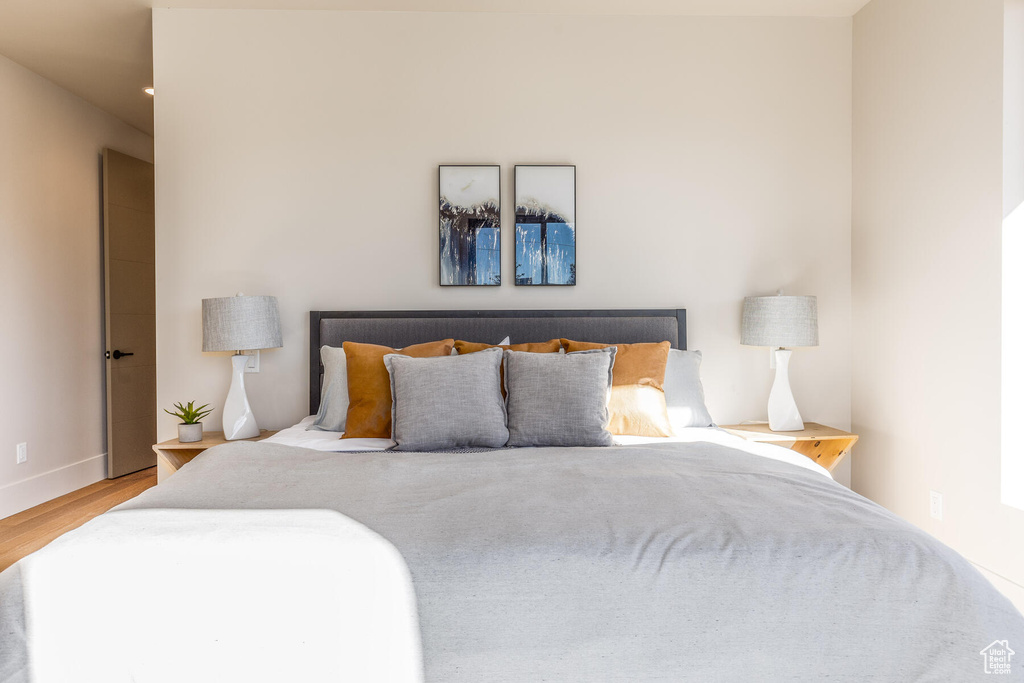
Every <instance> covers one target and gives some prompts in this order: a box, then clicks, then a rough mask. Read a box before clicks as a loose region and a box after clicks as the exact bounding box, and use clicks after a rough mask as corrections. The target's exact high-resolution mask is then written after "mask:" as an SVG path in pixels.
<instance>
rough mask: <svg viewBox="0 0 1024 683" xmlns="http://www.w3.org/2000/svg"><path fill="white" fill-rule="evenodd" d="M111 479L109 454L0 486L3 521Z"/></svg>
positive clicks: (0, 509) (0, 515)
mask: <svg viewBox="0 0 1024 683" xmlns="http://www.w3.org/2000/svg"><path fill="white" fill-rule="evenodd" d="M106 477H107V454H106V453H101V454H100V455H94V456H93V457H91V458H86V459H85V460H79V461H78V462H73V463H71V464H70V465H65V466H64V467H58V468H57V469H55V470H50V471H49V472H43V473H42V474H37V475H35V476H34V477H29V478H28V479H22V480H21V481H16V482H13V483H10V484H7V485H6V486H0V519H3V518H5V517H10V516H11V515H15V514H17V513H19V512H21V511H23V510H28V509H29V508H32V507H35V506H36V505H39V504H41V503H45V502H46V501H48V500H53V499H54V498H58V497H60V496H63V495H64V494H66V493H71V492H72V491H77V490H78V489H80V488H82V487H84V486H88V485H89V484H95V483H96V482H98V481H100V480H102V479H106Z"/></svg>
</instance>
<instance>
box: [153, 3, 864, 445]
mask: <svg viewBox="0 0 1024 683" xmlns="http://www.w3.org/2000/svg"><path fill="white" fill-rule="evenodd" d="M851 23H852V22H851V20H850V19H766V18H692V17H689V18H688V17H634V16H620V17H608V16H602V17H595V16H551V15H543V16H542V15H523V14H482V13H474V14H460V13H433V14H431V13H424V14H418V13H372V12H357V13H345V12H312V11H310V12H290V11H204V10H154V40H155V48H154V50H155V52H154V60H155V78H156V88H157V92H158V97H157V100H156V130H157V135H156V157H157V171H156V173H157V176H156V178H157V182H156V192H157V219H156V220H157V327H158V332H157V334H158V343H157V346H158V356H159V362H158V400H159V404H160V405H161V406H163V405H169V404H170V403H171V402H172V401H177V400H182V399H184V400H190V399H196V400H198V401H202V402H207V401H210V402H212V403H213V404H214V405H218V406H219V404H221V403H222V401H223V398H224V395H225V393H226V390H227V385H228V380H229V363H228V359H227V358H225V357H223V355H220V354H202V353H201V352H200V340H201V324H200V300H201V299H202V298H203V297H213V296H226V295H231V294H234V293H235V292H237V291H243V292H245V293H248V294H273V295H276V296H277V297H278V298H279V300H280V304H281V310H282V317H283V326H284V348H283V349H280V350H277V351H265V352H263V358H262V372H261V374H259V375H250V376H249V378H248V380H247V386H248V389H249V397H250V399H251V401H252V404H253V409H254V411H255V413H256V416H257V419H258V420H259V421H260V422H261V424H262V425H263V426H265V427H271V428H279V427H283V426H285V425H288V424H292V423H294V422H295V421H297V420H298V419H299V418H301V417H302V416H304V415H305V414H306V412H307V396H308V394H307V381H306V367H307V355H308V352H307V343H308V341H307V340H308V331H307V327H308V311H309V310H310V309H317V308H326V309H416V308H453V309H459V308H462V309H472V308H594V307H605V308H622V307H685V308H687V309H688V314H689V324H690V348H696V349H702V350H703V351H704V352H705V366H704V377H705V386H706V389H707V394H708V401H709V406H710V408H711V411H712V414H713V415H714V417H715V418H716V419H717V420H719V421H720V422H723V423H725V422H730V421H739V420H743V419H757V418H761V419H764V417H765V413H766V405H767V397H768V391H769V388H770V383H771V370H770V369H769V367H768V351H767V350H764V349H751V348H746V347H741V346H740V345H739V319H740V309H741V302H742V298H743V297H744V296H746V295H754V294H770V293H773V292H774V291H775V290H776V288H779V287H784V288H785V289H786V290H787V292H789V293H793V294H816V295H817V296H818V297H819V310H820V312H821V339H822V345H821V346H820V347H819V348H817V349H811V350H807V351H800V352H798V353H797V355H796V357H795V359H794V362H793V382H794V385H795V387H794V390H795V392H796V396H797V397H798V400H799V402H800V403H801V405H802V406H803V407H804V411H805V417H806V418H807V419H809V420H816V421H819V422H824V423H828V424H833V425H836V426H839V427H845V426H848V424H849V377H850V361H849V357H850V344H849V335H850V284H849V283H850V245H849V240H850V144H851V142H850V141H851V123H850V116H851V114H850V111H851V103H850V98H851V74H850V62H851ZM530 162H541V163H544V162H552V163H573V164H576V165H577V179H578V199H577V205H578V235H579V238H578V240H579V243H578V256H577V263H578V267H579V285H578V286H576V287H574V288H557V289H547V288H539V287H538V288H529V287H519V288H517V287H514V286H512V285H511V279H512V278H511V275H510V274H511V273H512V271H513V260H514V258H513V249H512V240H511V234H510V226H511V225H512V221H513V218H512V212H511V203H512V181H511V176H512V166H513V165H514V164H515V163H530ZM440 163H497V164H501V167H502V188H503V207H502V208H503V211H504V214H503V226H504V227H505V232H506V234H505V235H504V239H503V250H504V252H503V264H504V274H505V281H506V284H505V285H504V286H502V287H500V288H497V289H495V288H483V287H482V288H479V289H474V288H448V289H442V288H441V287H440V286H439V285H438V282H437V278H438V275H437V239H438V237H437V165H438V164H440ZM208 419H209V421H210V423H212V424H214V425H219V420H220V412H219V411H218V412H216V413H215V414H214V415H212V416H211V418H208ZM173 429H174V426H173V420H172V419H170V418H168V419H166V420H163V421H162V422H161V424H160V433H161V436H162V437H168V436H171V435H172V434H173Z"/></svg>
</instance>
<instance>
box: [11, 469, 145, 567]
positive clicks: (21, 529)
mask: <svg viewBox="0 0 1024 683" xmlns="http://www.w3.org/2000/svg"><path fill="white" fill-rule="evenodd" d="M151 486H156V468H155V467H150V468H149V469H145V470H141V471H139V472H135V473H133V474H126V475H125V476H123V477H118V478H117V479H104V480H103V481H98V482H96V483H95V484H91V485H89V486H86V487H85V488H84V489H78V490H77V491H72V492H71V493H69V494H67V495H65V496H61V497H60V498H54V499H53V500H51V501H49V502H47V503H43V504H42V505H37V506H35V507H34V508H30V509H28V510H25V511H24V512H19V513H18V514H16V515H11V516H10V517H8V518H6V519H0V571H3V570H4V569H7V568H8V567H10V566H11V565H12V564H14V563H15V562H17V561H18V560H20V559H21V558H23V557H25V556H26V555H28V554H29V553H34V552H35V551H37V550H39V549H40V548H42V547H43V546H44V545H46V544H47V543H49V542H50V541H52V540H53V539H55V538H57V537H58V536H60V535H61V534H63V533H66V532H68V531H71V530H72V529H74V528H76V527H79V526H81V525H83V524H85V523H86V522H88V521H89V520H90V519H92V518H93V517H95V516H96V515H99V514H102V513H104V512H106V511H107V510H109V509H110V508H112V507H114V506H115V505H120V504H121V503H123V502H125V501H126V500H128V499H129V498H134V497H135V496H137V495H139V494H140V493H142V492H143V491H145V490H146V489H148V488H149V487H151Z"/></svg>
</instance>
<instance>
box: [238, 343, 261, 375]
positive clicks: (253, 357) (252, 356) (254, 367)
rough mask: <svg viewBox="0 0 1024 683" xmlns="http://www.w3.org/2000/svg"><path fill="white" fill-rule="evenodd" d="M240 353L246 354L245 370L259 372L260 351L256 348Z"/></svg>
mask: <svg viewBox="0 0 1024 683" xmlns="http://www.w3.org/2000/svg"><path fill="white" fill-rule="evenodd" d="M242 355H244V356H248V358H247V359H246V361H245V371H246V372H259V371H260V351H259V349H256V350H254V351H242Z"/></svg>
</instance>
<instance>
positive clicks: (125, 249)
mask: <svg viewBox="0 0 1024 683" xmlns="http://www.w3.org/2000/svg"><path fill="white" fill-rule="evenodd" d="M154 227H155V224H154V199H153V164H150V163H148V162H145V161H142V160H141V159H136V158H134V157H130V156H128V155H126V154H121V153H120V152H115V151H114V150H112V149H105V150H103V277H104V315H105V318H106V320H105V323H106V340H107V344H106V346H107V351H106V355H107V477H108V478H110V479H113V478H115V477H120V476H122V475H125V474H128V473H130V472H135V471H137V470H141V469H143V468H146V467H152V466H153V465H154V464H156V454H155V453H153V444H155V443H156V270H155V269H156V240H155V234H154Z"/></svg>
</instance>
